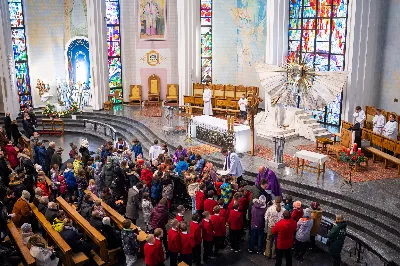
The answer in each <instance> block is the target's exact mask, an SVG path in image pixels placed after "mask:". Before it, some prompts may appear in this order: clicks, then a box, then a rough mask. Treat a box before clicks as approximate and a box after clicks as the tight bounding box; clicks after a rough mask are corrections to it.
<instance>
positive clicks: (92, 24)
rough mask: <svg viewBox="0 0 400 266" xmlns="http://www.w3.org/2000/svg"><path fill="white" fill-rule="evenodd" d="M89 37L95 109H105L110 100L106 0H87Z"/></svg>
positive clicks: (91, 86)
mask: <svg viewBox="0 0 400 266" xmlns="http://www.w3.org/2000/svg"><path fill="white" fill-rule="evenodd" d="M87 17H88V37H89V52H90V66H91V70H90V72H91V76H92V80H91V83H90V89H91V90H92V107H93V110H100V109H103V104H104V102H105V101H107V100H108V94H109V86H108V58H107V32H106V26H107V25H106V20H105V17H106V5H105V2H104V0H87Z"/></svg>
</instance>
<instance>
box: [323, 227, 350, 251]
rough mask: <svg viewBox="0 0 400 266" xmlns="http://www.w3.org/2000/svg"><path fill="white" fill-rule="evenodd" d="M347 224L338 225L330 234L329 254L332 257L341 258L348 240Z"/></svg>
mask: <svg viewBox="0 0 400 266" xmlns="http://www.w3.org/2000/svg"><path fill="white" fill-rule="evenodd" d="M346 228H347V223H346V222H340V223H337V225H336V226H334V227H333V228H332V230H331V231H330V232H329V234H328V242H327V243H326V244H327V245H328V246H329V254H330V255H331V256H340V253H341V252H342V248H343V245H344V240H345V238H346Z"/></svg>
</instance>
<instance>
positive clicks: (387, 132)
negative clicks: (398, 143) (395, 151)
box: [382, 114, 399, 140]
mask: <svg viewBox="0 0 400 266" xmlns="http://www.w3.org/2000/svg"><path fill="white" fill-rule="evenodd" d="M398 134H399V125H398V124H397V122H396V116H395V115H394V114H391V115H390V116H389V121H388V122H387V123H386V125H385V127H384V128H383V132H382V135H384V136H385V137H387V138H389V139H392V140H397V135H398Z"/></svg>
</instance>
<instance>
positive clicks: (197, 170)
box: [194, 159, 204, 174]
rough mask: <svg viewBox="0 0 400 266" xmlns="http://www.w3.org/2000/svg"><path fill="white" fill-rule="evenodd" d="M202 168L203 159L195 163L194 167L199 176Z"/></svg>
mask: <svg viewBox="0 0 400 266" xmlns="http://www.w3.org/2000/svg"><path fill="white" fill-rule="evenodd" d="M203 168H204V159H200V160H198V161H197V162H196V164H195V166H194V170H195V171H196V172H197V173H198V174H201V172H202V171H203Z"/></svg>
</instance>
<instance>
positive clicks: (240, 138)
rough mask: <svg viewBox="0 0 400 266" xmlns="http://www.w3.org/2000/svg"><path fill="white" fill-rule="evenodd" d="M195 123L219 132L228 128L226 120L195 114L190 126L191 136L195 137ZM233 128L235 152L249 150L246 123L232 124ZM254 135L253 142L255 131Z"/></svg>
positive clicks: (248, 130)
mask: <svg viewBox="0 0 400 266" xmlns="http://www.w3.org/2000/svg"><path fill="white" fill-rule="evenodd" d="M197 125H201V126H202V127H205V128H208V129H211V130H215V131H220V132H226V131H227V130H228V121H227V120H224V119H221V118H217V117H213V116H207V115H202V116H195V117H193V126H192V127H191V133H192V137H193V138H196V126H197ZM233 129H234V132H235V152H236V153H244V152H248V151H250V146H251V145H250V136H251V134H250V133H251V132H250V127H249V126H247V125H234V127H233ZM254 135H255V136H254V142H255V141H256V136H257V134H256V133H255V134H254ZM211 144H213V143H211Z"/></svg>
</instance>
